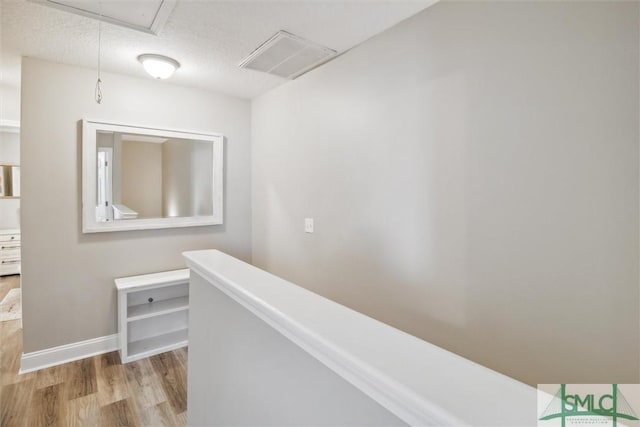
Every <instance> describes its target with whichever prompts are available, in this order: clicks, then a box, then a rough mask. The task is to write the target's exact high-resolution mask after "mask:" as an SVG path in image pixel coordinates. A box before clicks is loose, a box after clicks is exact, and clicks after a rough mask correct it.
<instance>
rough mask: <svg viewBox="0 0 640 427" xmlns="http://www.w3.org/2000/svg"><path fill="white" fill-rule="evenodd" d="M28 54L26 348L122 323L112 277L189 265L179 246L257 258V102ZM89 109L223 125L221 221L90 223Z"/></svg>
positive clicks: (206, 126)
mask: <svg viewBox="0 0 640 427" xmlns="http://www.w3.org/2000/svg"><path fill="white" fill-rule="evenodd" d="M95 79H96V73H95V70H91V69H86V68H80V67H75V66H69V65H62V64H57V63H53V62H47V61H42V60H37V59H32V58H24V59H23V65H22V114H21V122H22V142H21V159H22V199H21V200H22V215H21V219H22V273H23V277H22V284H23V296H24V297H23V318H24V351H25V353H32V352H35V351H38V350H42V349H47V348H51V347H57V346H61V345H64V344H69V343H75V342H81V341H85V340H90V339H92V338H97V337H103V336H108V335H111V334H114V333H116V329H117V327H116V291H115V285H114V283H113V279H115V278H117V277H125V276H133V275H138V274H144V273H152V272H157V271H166V270H172V269H178V268H182V267H184V261H183V259H182V256H181V253H182V252H183V251H186V250H192V249H205V248H220V249H223V250H225V251H227V252H229V253H231V254H234V256H237V257H238V258H241V259H244V260H250V258H251V208H250V204H251V199H250V185H251V178H250V177H251V171H250V167H251V149H250V105H249V102H248V101H246V100H241V99H237V98H232V97H228V96H223V95H218V94H215V93H210V92H205V91H202V90H197V89H190V88H184V87H179V86H173V85H171V84H170V83H169V82H166V81H163V82H159V81H154V80H152V79H139V78H132V77H127V76H122V75H116V74H104V76H103V77H102V80H103V87H102V91H103V95H104V99H103V103H102V104H101V105H98V104H96V102H95V101H94V98H93V97H94V87H95ZM83 118H91V119H103V120H110V121H116V122H122V123H125V124H137V125H148V126H155V127H163V128H175V129H185V130H194V131H204V132H206V131H209V132H218V133H221V134H223V135H225V137H226V138H225V144H226V146H225V157H226V158H225V222H224V224H223V225H221V226H207V227H190V228H175V229H168V230H145V231H127V232H113V233H98V234H82V232H81V230H82V224H81V163H82V162H81V124H80V122H79V121H80V120H81V119H83Z"/></svg>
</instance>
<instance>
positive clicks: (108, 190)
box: [82, 120, 223, 233]
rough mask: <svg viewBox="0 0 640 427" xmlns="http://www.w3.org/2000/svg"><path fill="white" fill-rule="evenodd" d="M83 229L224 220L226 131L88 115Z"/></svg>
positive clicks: (160, 225)
mask: <svg viewBox="0 0 640 427" xmlns="http://www.w3.org/2000/svg"><path fill="white" fill-rule="evenodd" d="M82 139H83V142H82V147H83V153H82V171H83V172H82V180H83V183H82V201H83V202H82V203H83V232H85V233H93V232H102V231H117V230H139V229H149V228H167V227H189V226H197V225H212V224H222V204H223V195H222V191H223V185H222V177H223V137H222V136H221V135H217V134H203V133H193V132H184V131H175V130H168V129H153V128H148V127H138V126H129V125H121V124H115V123H106V122H97V121H90V120H84V121H83V134H82Z"/></svg>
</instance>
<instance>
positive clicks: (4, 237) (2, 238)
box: [0, 234, 20, 242]
mask: <svg viewBox="0 0 640 427" xmlns="http://www.w3.org/2000/svg"><path fill="white" fill-rule="evenodd" d="M19 241H20V234H0V242H19Z"/></svg>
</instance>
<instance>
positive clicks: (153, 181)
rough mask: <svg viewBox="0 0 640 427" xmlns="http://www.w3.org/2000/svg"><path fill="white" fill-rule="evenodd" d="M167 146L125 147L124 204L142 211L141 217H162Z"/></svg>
mask: <svg viewBox="0 0 640 427" xmlns="http://www.w3.org/2000/svg"><path fill="white" fill-rule="evenodd" d="M163 145H164V144H158V143H154V142H143V141H125V142H124V143H123V144H122V161H121V163H120V164H121V168H122V182H123V183H124V185H122V186H121V187H120V191H121V192H122V196H121V202H122V204H123V205H125V206H127V207H128V208H131V209H133V210H134V211H136V212H138V218H161V217H162V188H163V186H162V161H163V155H162V154H163V153H162V146H163ZM112 163H113V162H112Z"/></svg>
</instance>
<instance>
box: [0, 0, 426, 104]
mask: <svg viewBox="0 0 640 427" xmlns="http://www.w3.org/2000/svg"><path fill="white" fill-rule="evenodd" d="M1 1H2V3H1V9H0V13H1V21H0V24H1V30H0V31H1V37H2V38H1V39H0V41H1V48H2V53H1V59H2V70H1V71H2V84H3V85H5V86H7V85H9V86H12V85H18V84H19V79H20V76H19V70H20V60H19V57H20V56H31V57H37V58H42V59H47V60H51V61H56V62H62V63H67V64H73V65H80V66H85V67H92V68H95V66H96V63H97V34H98V22H97V21H96V20H93V19H91V18H87V17H84V16H78V15H74V14H70V13H68V12H65V11H61V10H57V9H53V8H50V7H46V6H43V5H41V4H37V3H33V2H29V1H27V0H1ZM87 1H92V0H87ZM103 1H108V0H103ZM111 1H118V4H119V5H121V7H123V8H126V7H131V3H135V2H132V1H128V0H111ZM140 1H144V0H140ZM433 2H434V0H410V1H405V0H386V1H379V0H349V1H338V0H324V1H322V0H289V1H272V0H265V1H249V0H241V1H237V0H236V1H218V0H209V1H194V0H179V1H178V3H177V5H176V6H175V9H174V10H173V12H172V13H171V15H170V16H169V19H168V20H167V22H166V24H165V26H164V28H162V29H161V31H160V32H159V34H158V35H157V36H155V35H151V34H145V33H142V32H139V31H135V30H131V29H127V28H124V27H119V26H116V25H113V24H108V23H103V24H102V66H103V70H104V71H110V72H116V73H122V74H128V75H132V76H139V77H148V76H147V75H146V73H145V72H144V70H143V69H142V67H141V65H140V64H139V63H138V62H137V60H136V57H137V56H138V55H140V54H142V53H158V54H162V55H167V56H170V57H172V58H175V59H176V60H178V61H179V62H180V63H181V64H182V66H181V68H180V69H179V70H178V72H177V73H176V74H175V75H174V77H172V78H171V80H170V82H171V83H172V84H178V85H183V86H192V87H199V88H203V89H207V90H213V91H217V92H222V93H226V94H230V95H234V96H238V97H243V98H252V97H254V96H257V95H259V94H261V93H263V92H265V91H267V90H269V89H271V88H273V87H275V86H278V85H280V84H282V83H284V82H286V80H284V79H282V78H280V77H275V76H271V75H268V74H264V73H260V72H257V71H252V70H246V69H241V68H239V67H238V63H239V62H240V61H241V60H242V59H243V58H245V57H246V56H247V55H248V54H249V53H251V52H252V51H253V50H254V49H255V48H256V47H258V46H259V45H260V44H261V43H262V42H264V41H265V40H267V39H268V38H269V37H271V36H272V35H273V34H274V33H276V32H277V31H278V30H286V31H289V32H291V33H294V34H296V35H299V36H301V37H304V38H306V39H309V40H311V41H314V42H316V43H319V44H322V45H325V46H327V47H329V48H332V49H335V50H337V51H338V52H339V53H341V52H344V51H346V50H348V49H350V48H351V47H353V46H355V45H357V44H359V43H362V42H363V41H365V40H366V39H368V38H370V37H372V36H374V35H375V34H377V33H379V32H381V31H383V30H385V29H387V28H389V27H391V26H393V25H395V24H397V23H398V22H400V21H402V20H403V19H406V18H408V17H409V16H411V15H414V14H415V13H417V12H419V11H420V10H422V9H424V8H426V7H427V6H429V5H430V4H432V3H433ZM127 5H129V6H127ZM149 78H150V77H149Z"/></svg>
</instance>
